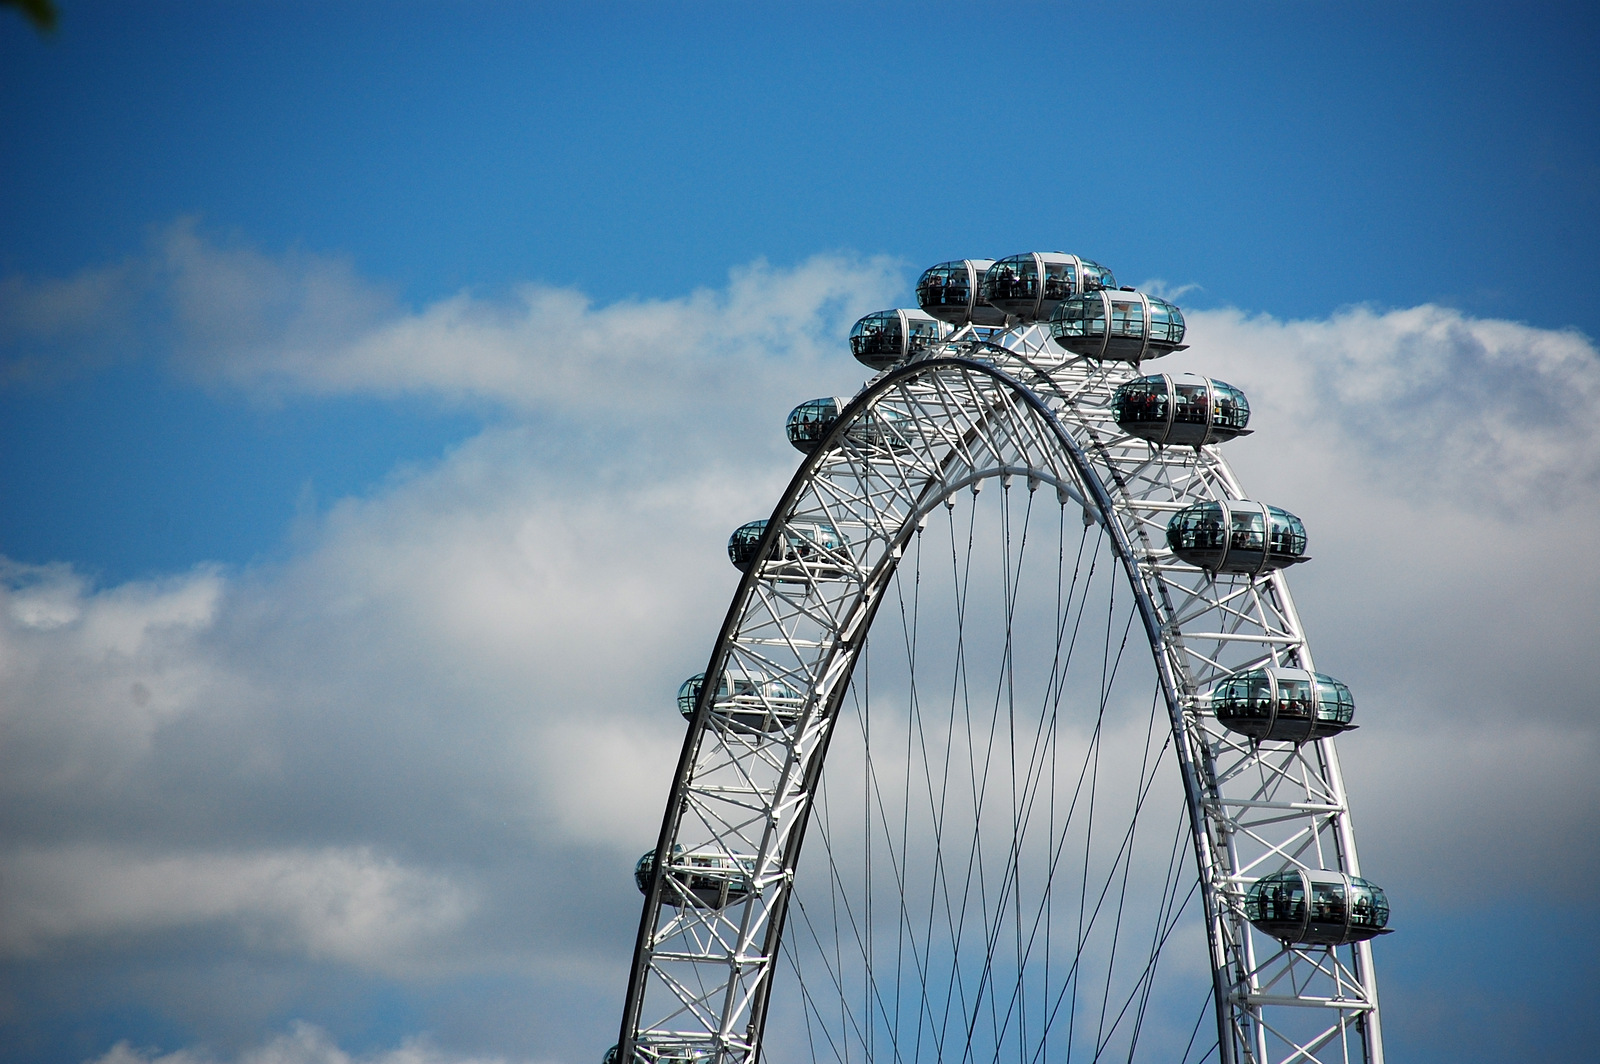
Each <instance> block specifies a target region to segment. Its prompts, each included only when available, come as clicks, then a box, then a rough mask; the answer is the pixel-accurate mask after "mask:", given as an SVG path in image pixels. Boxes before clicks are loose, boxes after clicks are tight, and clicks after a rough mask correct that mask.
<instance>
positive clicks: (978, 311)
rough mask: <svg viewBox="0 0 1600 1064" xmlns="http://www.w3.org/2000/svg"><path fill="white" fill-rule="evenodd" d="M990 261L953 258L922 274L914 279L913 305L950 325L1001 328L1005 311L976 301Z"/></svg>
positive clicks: (991, 264)
mask: <svg viewBox="0 0 1600 1064" xmlns="http://www.w3.org/2000/svg"><path fill="white" fill-rule="evenodd" d="M993 265H994V260H993V259H956V260H955V261H954V262H941V263H939V265H937V266H930V267H928V268H927V269H926V270H923V271H922V276H921V277H920V278H918V279H917V306H919V307H921V308H922V309H923V310H925V311H927V312H928V313H929V314H931V315H933V316H934V317H935V318H938V319H939V320H940V321H944V322H949V323H950V324H951V325H956V326H961V325H966V324H967V323H968V322H971V323H972V324H973V325H1004V324H1005V323H1006V312H1005V311H1003V310H1001V309H1000V308H999V307H992V306H990V305H989V304H987V303H985V302H984V301H983V300H982V299H981V298H979V290H980V289H981V288H982V287H983V275H984V271H986V270H988V268H989V267H990V266H993Z"/></svg>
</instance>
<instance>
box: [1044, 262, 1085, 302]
mask: <svg viewBox="0 0 1600 1064" xmlns="http://www.w3.org/2000/svg"><path fill="white" fill-rule="evenodd" d="M1077 282H1078V271H1077V268H1076V267H1074V266H1073V264H1072V263H1070V262H1047V263H1045V264H1044V297H1045V298H1046V299H1066V298H1067V297H1068V296H1070V295H1072V293H1073V290H1074V289H1075V288H1076V286H1077Z"/></svg>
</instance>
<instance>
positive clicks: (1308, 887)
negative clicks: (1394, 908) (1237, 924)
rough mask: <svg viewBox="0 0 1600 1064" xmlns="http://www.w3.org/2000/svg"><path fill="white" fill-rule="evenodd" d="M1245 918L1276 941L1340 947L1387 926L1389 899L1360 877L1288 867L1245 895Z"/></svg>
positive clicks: (1382, 931)
mask: <svg viewBox="0 0 1600 1064" xmlns="http://www.w3.org/2000/svg"><path fill="white" fill-rule="evenodd" d="M1244 914H1245V919H1247V920H1249V921H1250V922H1251V923H1252V924H1255V925H1256V927H1258V928H1260V929H1261V930H1262V931H1263V932H1264V933H1266V934H1269V935H1271V936H1272V937H1273V938H1275V939H1278V940H1279V941H1280V942H1292V943H1298V944H1299V945H1303V946H1343V945H1345V944H1346V943H1349V942H1363V941H1365V940H1367V939H1369V938H1373V937H1375V936H1377V935H1386V934H1388V933H1389V929H1388V928H1387V927H1386V925H1387V924H1388V923H1389V899H1388V898H1386V897H1385V896H1384V893H1383V891H1382V890H1380V889H1379V888H1378V887H1376V886H1374V885H1373V884H1371V883H1369V882H1367V881H1366V880H1365V879H1362V878H1360V877H1359V876H1350V875H1345V874H1344V873H1343V872H1325V871H1309V872H1308V871H1305V870H1303V869H1298V868H1291V869H1289V870H1288V871H1284V872H1274V873H1273V874H1272V875H1270V876H1262V877H1261V878H1260V879H1258V880H1256V881H1255V882H1254V883H1252V884H1251V885H1250V889H1249V891H1248V892H1246V894H1245V898H1244Z"/></svg>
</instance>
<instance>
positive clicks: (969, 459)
mask: <svg viewBox="0 0 1600 1064" xmlns="http://www.w3.org/2000/svg"><path fill="white" fill-rule="evenodd" d="M1136 372H1137V371H1136V369H1135V368H1134V367H1132V366H1129V365H1126V364H1122V363H1111V362H1107V363H1096V362H1093V361H1090V360H1087V359H1077V358H1069V359H1065V360H1063V352H1062V351H1061V350H1060V348H1058V347H1056V346H1055V345H1054V344H1053V343H1051V342H1050V340H1049V337H1048V335H1047V334H1045V332H1044V331H1043V330H1042V329H1040V328H1038V327H1021V328H1018V329H1014V330H1010V331H1005V330H982V329H976V330H975V329H973V328H971V327H969V328H968V329H966V330H963V331H962V332H960V333H957V334H956V336H955V337H954V338H953V339H952V340H950V341H948V342H946V343H943V344H941V345H939V346H938V347H937V348H935V349H933V350H929V351H925V352H924V353H922V354H921V355H920V356H918V357H917V358H915V359H913V360H912V361H911V362H909V363H907V364H905V365H902V366H900V367H898V368H896V369H894V370H892V371H889V372H887V373H884V374H881V375H879V376H878V377H877V378H875V379H874V380H872V381H870V382H869V383H868V384H867V385H866V386H865V387H864V388H863V389H862V391H861V392H860V393H859V394H858V395H857V396H856V398H855V400H854V401H853V402H852V403H851V404H850V406H849V407H848V408H847V409H846V410H845V412H844V414H843V415H842V416H841V417H840V419H839V422H838V423H837V424H836V425H835V426H834V428H833V429H832V430H831V433H830V435H829V436H828V438H827V439H826V440H825V441H824V442H823V445H822V446H820V447H818V448H817V450H816V451H815V453H813V454H812V455H811V456H810V457H809V458H808V459H807V460H806V461H805V463H804V464H803V465H802V466H801V468H800V470H799V472H798V473H797V474H796V476H795V478H794V480H793V482H792V483H791V485H790V487H789V489H788V490H787V491H786V493H785V495H784V497H783V499H782V500H781V501H780V502H779V504H778V506H777V508H776V509H775V511H774V514H773V518H772V520H771V521H769V523H768V526H767V529H766V533H765V538H764V539H763V541H762V547H761V550H760V553H759V557H760V558H762V559H764V560H763V561H760V562H758V563H757V564H755V565H752V567H751V569H750V571H749V572H748V574H747V575H746V577H745V579H744V580H743V582H742V583H741V585H740V588H739V591H738V592H737V594H736V596H735V599H734V602H733V605H732V607H731V608H730V611H729V615H728V619H727V621H726V622H725V625H724V628H723V631H722V633H721V635H720V636H719V638H718V640H717V644H716V648H715V650H714V652H713V656H712V658H711V661H710V663H709V666H708V669H707V673H706V674H707V676H712V677H715V676H720V675H727V676H728V677H730V678H732V679H733V680H734V681H739V680H747V681H749V682H747V683H742V684H741V683H738V682H735V683H733V684H732V685H731V686H730V687H728V688H727V689H725V690H723V691H722V692H721V694H719V693H718V690H717V688H716V685H715V684H713V683H707V684H706V685H705V687H704V689H703V692H702V695H701V698H700V703H699V706H698V709H697V712H696V716H695V718H694V721H693V723H692V725H691V727H690V729H689V734H688V737H687V739H686V741H685V746H684V752H683V755H682V759H681V761H680V764H679V767H678V773H677V776H676V780H675V782H674V785H673V791H672V795H671V799H670V801H669V804H668V809H667V815H666V817H665V822H664V824H663V828H662V832H661V835H660V838H659V841H658V847H657V850H656V853H657V854H662V855H668V856H667V857H666V858H665V859H662V860H658V861H657V868H656V871H655V875H654V879H653V882H652V885H651V889H650V892H649V893H648V895H647V898H646V903H645V907H644V914H643V918H642V921H641V929H640V936H639V940H638V945H637V951H636V955H635V960H634V966H633V972H632V976H631V980H630V985H629V989H628V998H627V1006H626V1011H625V1015H624V1019H623V1026H622V1032H621V1040H620V1045H619V1056H618V1060H620V1061H628V1060H630V1059H637V1060H643V1061H650V1062H656V1061H662V1062H670V1064H679V1062H683V1061H694V1062H699V1061H702V1060H704V1061H716V1062H719V1064H720V1062H730V1064H733V1062H739V1064H743V1062H747V1061H754V1059H755V1058H756V1055H757V1053H758V1051H759V1047H760V1040H761V1035H762V1031H763V1024H764V1018H765V1014H766V1006H767V999H768V994H769V993H770V991H771V988H772V983H773V977H774V974H775V970H776V965H777V961H778V958H779V956H780V953H779V948H780V939H781V936H782V933H783V928H784V923H785V917H786V914H787V908H788V902H789V900H790V895H791V886H792V883H793V879H794V874H795V869H796V866H797V862H798V859H799V851H800V846H801V841H802V838H803V835H804V829H805V825H806V823H807V819H808V817H809V815H810V810H811V802H812V799H813V797H814V796H815V794H816V790H817V786H818V782H819V779H820V773H821V771H822V764H823V759H824V754H825V752H826V750H827V746H828V740H829V736H830V732H831V729H832V728H833V725H834V722H835V719H836V717H837V711H838V708H839V705H840V701H841V698H842V697H843V695H844V692H845V689H846V687H847V685H848V683H849V681H850V677H851V672H852V669H853V667H854V665H855V662H856V659H857V656H858V655H859V653H860V652H861V648H862V645H863V643H864V640H865V636H866V633H867V630H868V629H869V627H870V626H871V623H872V619H873V616H874V613H875V611H876V609H877V606H878V604H879V602H880V601H881V599H882V597H883V593H884V591H885V588H886V587H888V586H889V582H890V578H891V576H892V575H893V573H894V570H895V567H896V565H897V563H898V561H899V559H900V556H901V554H902V552H903V551H904V549H905V547H906V545H907V543H908V541H909V539H910V538H911V536H912V535H913V534H914V533H915V532H916V530H917V529H918V527H919V526H920V524H921V523H922V522H923V521H924V520H925V519H926V517H927V515H928V514H929V513H930V512H931V511H933V510H934V509H935V508H936V507H938V506H939V505H941V504H942V503H943V502H944V501H945V500H946V499H948V498H950V497H951V496H952V494H953V493H955V492H957V491H960V490H963V489H969V490H970V489H974V488H976V487H979V486H981V484H982V482H984V481H986V480H988V479H991V478H1013V479H1015V480H1016V481H1019V482H1025V483H1026V486H1027V488H1028V489H1029V490H1030V491H1032V490H1048V491H1051V492H1054V493H1055V494H1056V495H1057V496H1058V498H1059V499H1060V500H1061V501H1062V502H1063V503H1064V504H1071V505H1076V506H1081V507H1082V508H1083V511H1084V516H1085V520H1086V521H1090V520H1092V521H1096V522H1099V523H1100V524H1101V525H1103V526H1104V528H1105V529H1106V532H1107V533H1108V535H1109V536H1110V537H1111V538H1112V540H1113V542H1114V543H1115V545H1116V548H1117V551H1118V554H1119V555H1120V556H1121V561H1122V564H1123V567H1124V568H1125V570H1126V573H1127V575H1128V577H1129V578H1130V580H1131V582H1132V584H1133V586H1134V590H1135V593H1136V596H1137V598H1138V600H1139V610H1140V614H1141V620H1142V622H1143V625H1144V627H1145V629H1146V632H1147V634H1148V636H1149V638H1150V642H1151V646H1152V649H1153V651H1154V653H1155V658H1156V666H1157V671H1158V673H1159V676H1160V680H1161V685H1162V688H1163V693H1164V695H1165V700H1166V705H1167V708H1168V712H1169V715H1170V717H1171V722H1172V727H1173V734H1174V739H1175V743H1176V750H1177V755H1178V756H1177V761H1178V764H1179V765H1180V768H1181V771H1182V773H1183V777H1184V786H1185V792H1186V795H1187V800H1188V806H1189V817H1190V824H1191V828H1192V832H1193V836H1194V838H1193V841H1194V850H1195V854H1196V858H1197V864H1198V869H1199V877H1200V884H1201V887H1202V888H1203V889H1202V891H1201V894H1202V895H1203V899H1204V902H1205V920H1206V924H1207V933H1208V937H1209V942H1210V949H1211V964H1212V969H1213V973H1214V980H1215V993H1216V1000H1217V1014H1218V1027H1219V1032H1220V1036H1219V1037H1220V1046H1221V1055H1222V1059H1223V1060H1224V1062H1227V1064H1233V1062H1251V1064H1257V1062H1260V1064H1266V1062H1269V1061H1271V1062H1277V1061H1282V1062H1292V1061H1349V1060H1364V1061H1369V1062H1373V1064H1381V1061H1382V1048H1381V1046H1382V1042H1381V1038H1380V1035H1379V1028H1378V1003H1377V989H1376V982H1375V979H1374V976H1373V969H1372V962H1371V952H1370V946H1369V944H1368V943H1366V942H1362V943H1359V944H1356V945H1354V946H1346V947H1340V948H1337V949H1336V948H1333V947H1322V946H1317V947H1294V946H1284V945H1283V944H1281V943H1279V942H1277V941H1276V940H1273V939H1270V938H1267V937H1266V936H1264V935H1262V934H1261V933H1260V932H1258V931H1255V930H1254V929H1253V928H1252V927H1251V925H1250V924H1249V922H1248V921H1247V920H1246V919H1245V917H1244V911H1243V898H1244V892H1245V890H1246V889H1247V888H1248V887H1249V885H1250V884H1251V883H1253V882H1254V881H1255V880H1256V879H1258V878H1259V877H1261V876H1263V875H1266V874H1268V873H1271V872H1276V871H1279V870H1282V869H1285V868H1293V867H1303V868H1305V869H1308V870H1314V869H1330V870H1337V871H1342V872H1345V873H1348V874H1351V875H1359V874H1360V868H1359V865H1358V863H1357V858H1356V849H1355V841H1354V836H1353V833H1352V830H1351V825H1350V816H1349V811H1348V805H1347V803H1346V799H1345V792H1344V785H1343V782H1342V780H1341V777H1340V772H1339V764H1338V758H1337V754H1336V752H1335V750H1334V745H1333V742H1332V740H1330V739H1323V740H1320V741H1316V742H1312V743H1307V744H1304V745H1299V746H1296V745H1294V744H1290V743H1281V742H1254V741H1252V740H1249V739H1247V738H1245V737H1243V736H1240V735H1237V734H1234V733H1231V732H1229V731H1227V730H1226V729H1224V728H1223V727H1221V726H1220V725H1219V724H1218V722H1217V721H1216V718H1215V716H1214V715H1212V714H1211V713H1210V712H1209V711H1208V709H1207V707H1206V702H1205V695H1206V693H1207V692H1208V691H1209V690H1210V689H1211V688H1212V686H1213V685H1214V684H1216V683H1217V682H1218V681H1220V680H1222V679H1224V678H1226V677H1228V676H1231V675H1233V674H1235V673H1238V672H1240V671H1243V670H1246V669H1252V668H1258V667H1261V666H1264V665H1279V666H1289V667H1294V668H1301V669H1311V668H1312V667H1313V663H1312V660H1311V653H1310V648H1309V646H1308V645H1307V641H1306V638H1305V635H1304V633H1303V630H1302V628H1301V625H1300V621H1299V618H1298V617H1297V615H1296V613H1295V609H1294V604H1293V602H1292V600H1291V598H1290V596H1289V589H1288V586H1287V583H1286V581H1285V580H1284V578H1283V575H1282V574H1281V573H1272V574H1268V575H1266V576H1262V577H1259V578H1251V577H1245V576H1237V577H1235V576H1228V575H1220V576H1212V575H1210V574H1208V573H1206V572H1205V571H1203V570H1200V569H1197V568H1196V567H1194V566H1191V565H1188V564H1185V563H1183V562H1180V561H1179V560H1178V559H1176V558H1175V557H1174V556H1173V555H1172V554H1171V552H1170V551H1169V550H1168V548H1167V546H1166V542H1165V528H1166V522H1167V519H1168V518H1169V517H1170V515H1171V513H1172V512H1174V511H1176V510H1178V509H1180V508H1182V507H1183V506H1185V505H1187V504H1189V503H1192V502H1196V501H1200V500H1212V499H1216V500H1237V499H1243V498H1245V496H1244V495H1243V493H1242V492H1241V489H1240V488H1239V485H1238V484H1237V482H1236V481H1235V479H1234V477H1233V474H1232V472H1231V471H1230V470H1229V468H1228V466H1227V463H1226V462H1225V461H1224V459H1223V458H1222V457H1221V455H1220V453H1218V451H1217V449H1216V448H1215V447H1205V448H1201V449H1198V450H1197V449H1194V448H1166V449H1161V448H1157V447H1156V446H1154V445H1152V444H1150V443H1147V442H1145V441H1143V440H1141V439H1137V438H1132V437H1128V436H1126V435H1123V434H1122V433H1121V430H1120V429H1119V428H1118V427H1117V425H1116V423H1115V422H1114V421H1113V420H1112V418H1111V415H1110V413H1109V402H1110V399H1111V394H1112V392H1113V391H1114V389H1115V388H1116V387H1117V386H1118V385H1119V384H1121V383H1123V382H1125V381H1127V380H1129V379H1131V378H1132V377H1133V376H1135V375H1136ZM863 426H876V427H877V431H875V432H864V431H862V427H863ZM1010 482H1011V480H1009V479H1008V480H1007V483H1010ZM819 527H826V528H827V529H831V530H832V532H833V536H832V537H831V538H830V537H827V536H818V535H816V534H815V530H816V529H817V528H819ZM808 530H810V531H808ZM733 711H737V712H733ZM707 869H711V870H712V872H710V873H708V872H707V871H706V870H707ZM696 876H699V877H702V878H700V879H698V880H697V879H696ZM708 877H709V878H708ZM712 880H717V881H719V882H721V883H722V884H723V887H722V889H723V890H724V894H723V895H722V896H721V898H720V899H719V903H718V904H697V903H695V902H694V901H693V899H692V898H690V897H689V896H688V894H687V893H685V891H686V889H687V888H686V886H685V885H686V884H687V885H690V886H692V885H694V884H695V883H697V882H698V883H705V882H710V881H712ZM730 882H732V883H733V884H734V886H733V890H732V894H731V895H730V894H729V893H727V890H728V887H727V884H728V883H730ZM672 892H677V895H676V896H670V895H671V894H672Z"/></svg>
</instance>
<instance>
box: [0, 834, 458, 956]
mask: <svg viewBox="0 0 1600 1064" xmlns="http://www.w3.org/2000/svg"><path fill="white" fill-rule="evenodd" d="M0 874H3V875H4V877H5V881H6V885H7V890H6V893H5V896H4V899H3V900H0V949H4V950H5V951H6V952H7V953H11V954H13V955H24V956H26V955H38V954H40V953H42V952H44V951H46V950H48V949H49V948H50V947H52V946H54V945H57V944H59V943H71V942H73V941H74V940H76V942H78V943H81V942H82V941H84V940H86V939H93V938H104V937H106V936H121V937H126V936H138V935H151V934H155V933H160V932H166V931H172V930H176V929H182V928H186V927H191V926H197V925H202V926H203V925H226V926H228V927H230V928H232V929H233V930H234V931H235V932H236V933H237V934H238V935H239V936H241V937H242V938H243V940H244V941H245V943H246V944H247V945H250V946H253V947H258V948H262V949H266V950H268V951H271V952H278V953H290V954H295V955H299V956H304V957H309V958H313V959H332V960H338V961H344V962H347V963H351V964H356V965H358V966H361V967H371V968H378V969H391V970H392V969H396V968H399V967H401V966H402V964H403V962H404V961H405V960H407V959H408V958H409V957H411V956H414V955H415V953H416V952H417V951H418V950H420V949H422V948H425V947H426V946H427V945H428V944H429V940H431V939H436V938H437V937H439V936H440V935H443V934H446V933H448V932H451V931H453V930H455V929H456V928H458V927H459V926H460V925H461V924H462V922H463V921H464V919H465V917H466V916H467V914H468V912H469V911H470V909H471V908H472V906H473V898H472V892H471V891H470V890H468V889H466V888H464V887H463V886H462V885H460V884H459V883H456V882H452V881H451V880H450V879H449V878H447V877H445V876H441V875H438V874H435V873H429V872H425V871H421V870H418V869H414V868H406V867H403V866H401V865H400V864H399V863H398V862H396V861H395V860H393V859H392V858H382V857H379V856H377V855H375V854H373V853H372V852H370V851H369V850H367V849H365V848H358V849H346V850H334V849H323V850H314V851H312V850H283V851H276V852H266V853H246V854H227V853H201V854H188V855H169V856H148V855H144V854H140V853H138V852H126V851H122V850H118V849H114V848H110V847H103V846H83V845H80V846H69V847H60V848H55V849H49V850H22V851H13V852H11V853H7V854H5V855H4V856H3V857H0Z"/></svg>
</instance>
